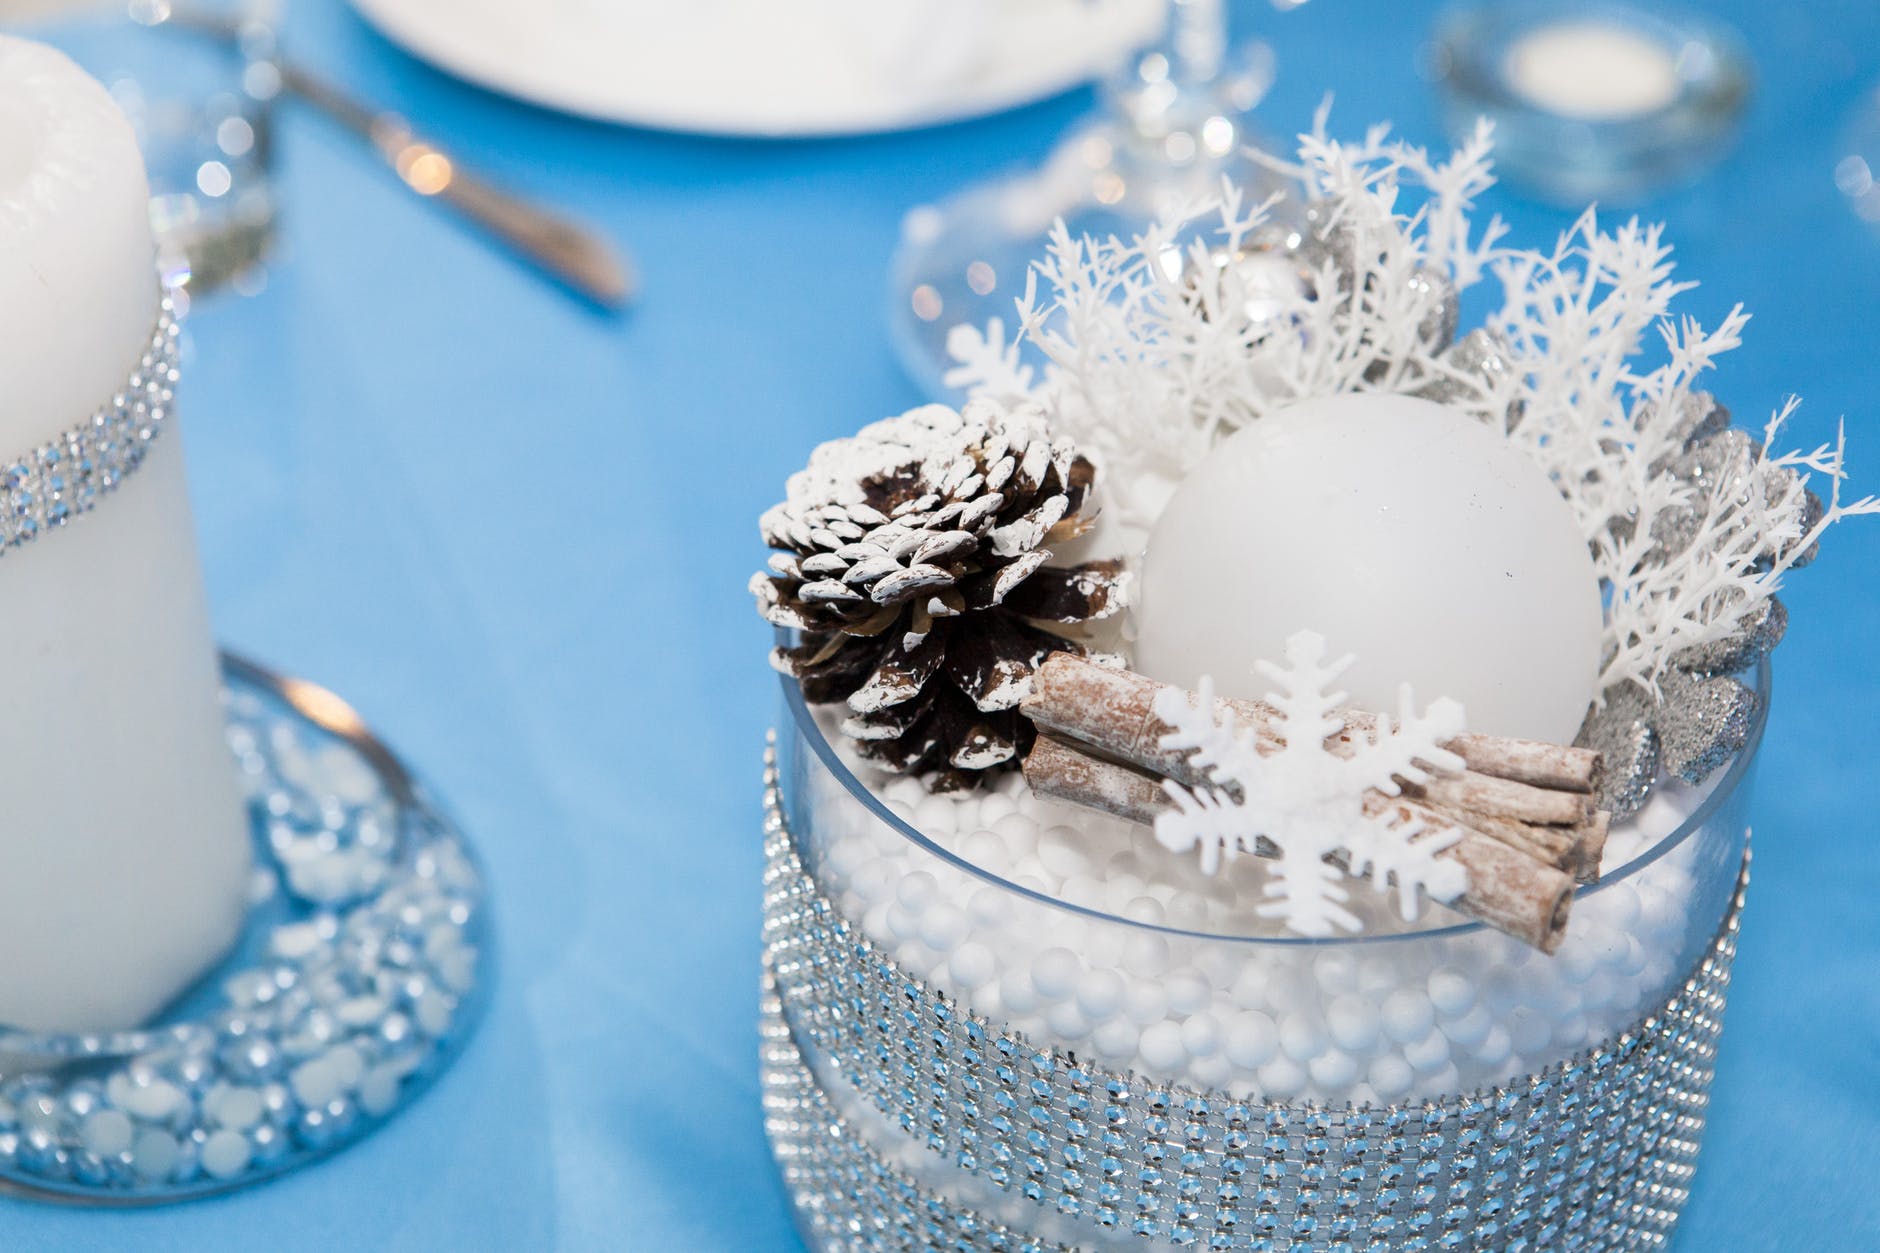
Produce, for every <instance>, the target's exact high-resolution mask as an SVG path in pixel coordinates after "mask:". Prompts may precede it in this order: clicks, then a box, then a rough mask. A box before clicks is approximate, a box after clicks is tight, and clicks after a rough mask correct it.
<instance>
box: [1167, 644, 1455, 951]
mask: <svg viewBox="0 0 1880 1253" xmlns="http://www.w3.org/2000/svg"><path fill="white" fill-rule="evenodd" d="M1325 655H1326V643H1325V639H1324V637H1322V636H1320V635H1318V634H1317V633H1316V632H1312V631H1300V632H1298V633H1296V634H1294V635H1293V636H1292V637H1291V638H1289V639H1288V640H1287V641H1286V665H1284V666H1278V665H1274V664H1273V663H1271V662H1268V661H1261V662H1259V663H1258V665H1257V668H1258V670H1259V672H1260V673H1261V674H1263V675H1265V676H1266V677H1267V678H1268V679H1270V680H1272V681H1273V683H1274V684H1275V686H1276V690H1275V691H1274V692H1273V693H1272V694H1271V695H1270V696H1269V697H1268V698H1267V699H1268V702H1269V703H1270V704H1271V705H1272V706H1273V708H1274V709H1275V710H1276V711H1277V714H1278V717H1277V719H1276V731H1277V743H1274V742H1272V741H1270V740H1269V741H1267V742H1264V743H1263V742H1262V738H1261V736H1260V734H1259V733H1258V732H1257V731H1255V730H1253V729H1251V728H1248V729H1243V728H1241V727H1240V726H1239V725H1238V724H1237V723H1236V721H1235V719H1234V717H1233V715H1232V714H1231V713H1223V714H1222V716H1221V717H1219V718H1217V717H1216V712H1215V702H1214V685H1213V682H1212V680H1209V679H1203V680H1202V681H1201V684H1200V692H1199V697H1200V699H1199V700H1198V701H1197V702H1195V703H1194V704H1190V703H1189V701H1188V699H1187V697H1186V695H1185V694H1184V693H1183V692H1181V691H1180V690H1175V689H1171V690H1167V691H1164V692H1162V693H1161V694H1160V695H1159V696H1158V697H1157V698H1156V702H1155V714H1156V717H1158V718H1160V719H1161V720H1162V721H1163V722H1165V723H1167V724H1168V725H1169V726H1170V727H1172V728H1174V729H1173V730H1172V731H1171V732H1170V733H1169V734H1168V735H1166V736H1164V737H1163V738H1162V747H1164V748H1168V749H1177V750H1189V749H1191V750H1193V756H1192V757H1191V759H1190V760H1191V762H1192V764H1193V765H1194V767H1195V768H1196V769H1197V770H1198V771H1199V772H1200V773H1201V775H1202V776H1203V777H1204V778H1206V780H1207V781H1208V783H1207V786H1202V787H1196V788H1188V787H1184V786H1182V785H1181V784H1178V783H1173V782H1170V783H1166V784H1165V785H1164V786H1165V787H1166V788H1167V791H1168V794H1169V797H1170V799H1171V800H1172V801H1173V802H1174V805H1175V807H1174V808H1173V809H1172V810H1169V811H1168V812H1165V813H1163V814H1162V815H1161V816H1160V817H1158V818H1157V819H1156V823H1155V836H1156V839H1157V841H1158V842H1160V843H1161V844H1162V845H1163V847H1165V848H1167V849H1169V850H1170V851H1172V852H1186V851H1187V850H1189V849H1199V851H1200V857H1201V868H1202V869H1203V870H1204V871H1205V872H1207V873H1208V874H1214V873H1215V872H1216V871H1218V870H1219V869H1220V868H1221V866H1222V865H1223V864H1225V863H1226V862H1229V861H1231V860H1232V859H1234V858H1235V857H1238V856H1240V855H1241V854H1243V853H1259V854H1261V855H1264V856H1269V857H1271V856H1273V855H1274V853H1277V860H1276V861H1275V862H1274V863H1273V875H1272V879H1271V881H1270V882H1269V883H1268V884H1267V886H1266V895H1267V896H1269V897H1271V898H1272V900H1271V901H1270V902H1269V903H1268V904H1266V905H1263V906H1261V908H1260V913H1261V915H1262V916H1264V917H1268V918H1278V919H1281V920H1283V921H1284V922H1285V924H1286V925H1287V926H1288V927H1290V928H1291V929H1292V930H1294V931H1297V932H1299V933H1300V934H1302V935H1309V936H1324V935H1330V934H1332V933H1333V932H1334V931H1335V930H1345V931H1356V930H1358V929H1359V928H1360V927H1361V925H1362V923H1361V921H1360V920H1359V918H1358V917H1357V915H1355V914H1353V913H1352V912H1351V910H1350V909H1348V908H1347V907H1346V902H1347V901H1348V900H1349V899H1350V893H1349V891H1348V890H1347V888H1346V887H1345V885H1344V880H1345V878H1347V877H1353V878H1363V877H1368V878H1369V879H1370V880H1371V882H1372V885H1373V886H1374V888H1375V889H1376V890H1377V891H1379V892H1383V891H1387V890H1389V888H1390V887H1391V886H1393V885H1394V886H1395V887H1396V889H1397V893H1398V908H1399V912H1400V913H1401V914H1402V916H1403V918H1404V919H1405V921H1414V920H1415V919H1416V917H1417V911H1418V905H1419V893H1426V894H1428V895H1429V896H1430V898H1431V899H1433V900H1438V901H1451V900H1454V899H1455V898H1456V897H1458V896H1460V895H1461V894H1462V892H1463V890H1464V889H1465V888H1466V887H1467V886H1468V884H1467V878H1466V875H1465V873H1464V871H1463V868H1462V866H1461V865H1459V864H1458V863H1457V862H1456V861H1454V860H1453V859H1450V858H1445V857H1440V856H1439V855H1438V854H1440V853H1442V852H1443V851H1444V850H1445V849H1447V848H1449V847H1450V845H1452V844H1454V843H1455V842H1456V841H1457V840H1458V839H1459V838H1461V837H1460V832H1458V831H1457V830H1455V829H1454V828H1441V829H1431V828H1429V827H1427V826H1425V825H1424V824H1423V823H1422V822H1420V821H1417V820H1415V819H1400V818H1399V817H1398V816H1397V814H1396V813H1395V812H1394V809H1395V807H1394V806H1389V805H1378V804H1376V803H1375V802H1374V801H1372V800H1370V799H1368V798H1369V796H1370V794H1373V793H1375V794H1380V795H1381V796H1383V797H1392V796H1396V795H1398V794H1399V793H1400V792H1401V791H1402V785H1403V784H1404V783H1412V784H1417V783H1426V782H1428V781H1429V779H1430V778H1431V777H1432V775H1434V774H1451V773H1456V772H1459V771H1461V770H1462V768H1463V762H1462V759H1461V758H1460V757H1457V756H1456V755H1455V754H1454V753H1451V752H1449V751H1448V750H1447V749H1445V748H1443V747H1442V745H1443V743H1444V742H1445V741H1447V740H1450V739H1452V738H1454V737H1455V736H1457V735H1459V734H1461V733H1462V731H1463V728H1464V718H1463V710H1462V706H1461V705H1459V704H1458V703H1456V702H1455V701H1453V700H1449V699H1446V698H1445V699H1442V700H1437V701H1435V702H1433V703H1432V704H1431V705H1430V706H1429V708H1428V709H1426V710H1425V711H1424V712H1423V714H1422V715H1421V716H1419V715H1417V714H1416V712H1415V709H1414V705H1413V703H1412V696H1411V691H1410V686H1409V685H1408V684H1405V685H1404V686H1403V687H1402V688H1401V689H1400V690H1399V705H1398V713H1397V717H1396V719H1395V720H1392V719H1389V718H1380V719H1378V722H1377V730H1376V731H1375V732H1374V733H1373V734H1371V735H1370V736H1357V737H1354V739H1353V740H1352V741H1351V742H1350V744H1349V745H1348V746H1347V745H1345V744H1342V743H1341V744H1340V746H1339V750H1338V751H1334V750H1333V749H1332V748H1330V747H1328V743H1327V742H1328V741H1329V740H1330V739H1331V737H1333V736H1336V735H1338V734H1339V733H1340V732H1342V731H1343V730H1344V729H1345V719H1344V718H1343V716H1342V715H1341V714H1340V713H1339V712H1338V709H1339V706H1340V705H1341V704H1342V703H1343V702H1344V700H1345V693H1343V692H1340V691H1334V690H1332V685H1333V684H1334V683H1335V682H1336V681H1337V679H1338V676H1339V675H1341V674H1343V673H1344V672H1345V671H1346V670H1347V669H1348V668H1349V667H1350V666H1351V663H1352V662H1353V660H1354V658H1352V657H1350V656H1345V657H1341V658H1338V659H1337V660H1334V661H1331V662H1327V661H1326V660H1325Z"/></svg>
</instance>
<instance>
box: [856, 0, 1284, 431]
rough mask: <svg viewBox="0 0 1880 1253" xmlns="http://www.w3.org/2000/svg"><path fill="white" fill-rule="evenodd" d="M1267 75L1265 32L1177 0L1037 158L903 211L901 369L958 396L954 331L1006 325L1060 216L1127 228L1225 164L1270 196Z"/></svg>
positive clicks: (895, 310)
mask: <svg viewBox="0 0 1880 1253" xmlns="http://www.w3.org/2000/svg"><path fill="white" fill-rule="evenodd" d="M1303 2H1304V0H1276V5H1275V7H1279V8H1296V7H1298V6H1299V4H1301V3H1303ZM1272 78H1273V55H1272V50H1271V49H1270V48H1268V47H1267V46H1266V45H1265V44H1261V43H1253V44H1249V45H1247V46H1245V47H1241V48H1230V46H1229V43H1228V37H1227V15H1226V11H1225V8H1224V0H1171V3H1170V5H1169V16H1168V22H1167V27H1166V30H1165V31H1164V33H1163V36H1162V38H1161V40H1160V41H1159V42H1157V43H1154V44H1152V45H1151V46H1149V47H1148V48H1147V49H1145V50H1144V51H1142V52H1140V53H1138V54H1137V55H1135V56H1134V57H1133V58H1132V59H1131V60H1130V61H1129V63H1128V64H1127V65H1126V66H1124V67H1123V68H1122V69H1121V70H1119V71H1118V72H1117V73H1116V74H1115V75H1113V76H1112V77H1111V78H1110V79H1109V80H1108V81H1107V82H1106V83H1105V84H1104V86H1103V87H1102V89H1101V97H1102V105H1103V108H1102V112H1101V113H1100V114H1099V115H1098V117H1097V118H1096V119H1095V120H1094V121H1092V122H1090V123H1088V124H1086V125H1085V126H1083V127H1081V128H1080V129H1079V130H1077V131H1075V132H1073V133H1072V134H1071V135H1070V136H1069V137H1068V138H1067V139H1065V140H1064V141H1063V142H1062V143H1060V144H1059V145H1058V147H1057V149H1056V151H1054V152H1053V153H1052V154H1051V155H1050V156H1049V157H1048V158H1046V160H1045V162H1044V164H1043V165H1042V166H1040V167H1038V168H1036V169H1032V170H1025V171H1022V172H1020V173H1017V174H1012V175H1007V176H1004V177H1000V178H995V179H992V180H989V181H987V182H984V183H979V184H976V185H974V186H971V187H968V188H966V189H965V190H963V191H961V192H959V193H958V194H956V195H955V196H953V197H951V198H949V199H947V200H945V201H943V202H941V203H939V204H936V205H920V206H917V207H916V208H914V209H913V210H912V211H910V212H909V213H908V215H907V217H906V219H905V220H904V221H903V223H902V226H901V242H900V246H899V248H898V249H897V250H896V253H895V258H894V263H893V266H892V268H891V270H890V275H891V277H890V283H891V292H890V296H891V300H892V307H891V309H890V322H891V332H892V335H893V339H894V345H895V351H896V353H897V355H898V356H899V357H900V359H901V364H902V365H903V367H904V368H905V369H906V370H907V371H908V373H909V374H910V375H911V376H912V377H913V378H914V380H915V381H916V382H917V383H919V384H920V386H921V387H922V388H923V389H924V390H925V391H926V392H927V393H928V394H930V395H934V396H950V395H954V391H953V389H951V388H949V387H948V386H947V385H946V383H945V379H944V376H945V374H946V372H947V370H948V369H950V368H951V367H952V365H953V361H952V358H951V357H950V356H949V354H948V352H947V338H948V336H949V334H950V333H951V332H952V331H953V329H954V328H955V327H958V326H962V325H967V326H974V327H984V326H985V325H986V324H987V323H988V322H990V321H991V320H993V319H995V318H997V319H1000V320H1001V321H1002V322H1003V324H1004V326H1005V328H1006V331H1007V333H1008V337H1009V333H1010V332H1011V330H1012V329H1013V327H1012V324H1013V301H1014V300H1015V299H1016V298H1017V297H1018V296H1020V295H1021V294H1023V292H1024V290H1025V279H1026V274H1027V272H1028V270H1029V267H1030V264H1031V262H1032V261H1034V260H1036V259H1038V258H1040V257H1042V256H1043V255H1044V251H1045V243H1046V239H1047V236H1048V234H1049V232H1050V231H1051V229H1052V226H1053V223H1054V222H1055V221H1056V220H1057V219H1059V218H1062V219H1063V220H1064V222H1065V225H1066V226H1067V227H1068V228H1069V229H1070V231H1071V233H1072V234H1073V235H1083V234H1090V235H1095V236H1098V237H1102V236H1108V235H1119V236H1123V237H1128V236H1130V235H1133V234H1136V233H1138V232H1140V231H1141V230H1142V229H1143V228H1144V227H1145V226H1147V225H1149V224H1150V223H1151V222H1153V221H1154V220H1155V219H1157V218H1158V217H1162V216H1165V215H1167V214H1168V213H1170V212H1171V211H1173V210H1176V209H1178V208H1179V207H1181V206H1183V205H1192V204H1193V203H1194V202H1195V201H1196V200H1197V199H1199V198H1202V197H1205V196H1208V195H1211V194H1213V193H1214V192H1215V191H1216V190H1217V189H1218V188H1219V186H1220V180H1221V178H1222V177H1223V176H1229V177H1232V178H1233V179H1234V180H1235V181H1236V182H1238V183H1239V184H1241V185H1242V186H1243V187H1246V188H1247V189H1248V191H1249V193H1250V194H1251V195H1253V196H1256V197H1257V196H1260V195H1263V194H1265V189H1269V188H1271V187H1273V186H1275V185H1276V183H1275V180H1274V179H1273V176H1272V175H1271V174H1269V173H1268V172H1267V171H1266V170H1265V169H1264V168H1263V167H1260V166H1259V165H1257V164H1255V163H1254V162H1253V161H1251V160H1250V159H1249V158H1248V156H1247V154H1246V153H1247V149H1248V148H1249V147H1250V146H1253V145H1255V143H1256V142H1257V141H1256V139H1255V137H1254V134H1253V129H1252V125H1251V114H1252V112H1253V109H1254V106H1255V105H1257V104H1258V103H1259V102H1260V100H1261V98H1262V97H1264V96H1265V94H1266V91H1267V88H1268V87H1269V86H1270V85H1271V83H1272ZM1026 351H1027V352H1029V351H1031V350H1030V349H1026ZM1033 364H1035V361H1034V362H1033Z"/></svg>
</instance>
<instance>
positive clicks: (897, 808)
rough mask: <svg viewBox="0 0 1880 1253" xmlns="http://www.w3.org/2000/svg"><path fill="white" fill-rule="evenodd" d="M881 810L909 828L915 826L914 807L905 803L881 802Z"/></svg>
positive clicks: (895, 801)
mask: <svg viewBox="0 0 1880 1253" xmlns="http://www.w3.org/2000/svg"><path fill="white" fill-rule="evenodd" d="M882 808H884V809H886V810H887V811H888V812H889V813H891V814H893V815H894V816H895V817H896V818H899V819H900V820H901V821H902V822H905V823H906V824H907V825H908V826H910V827H911V826H914V825H915V823H914V807H913V806H912V805H910V804H908V803H907V802H906V801H897V800H886V801H883V802H882ZM871 838H872V837H871Z"/></svg>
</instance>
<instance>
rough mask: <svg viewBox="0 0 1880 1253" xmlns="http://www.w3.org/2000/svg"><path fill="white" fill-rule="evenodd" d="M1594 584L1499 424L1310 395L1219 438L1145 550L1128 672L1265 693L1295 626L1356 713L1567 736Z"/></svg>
mask: <svg viewBox="0 0 1880 1253" xmlns="http://www.w3.org/2000/svg"><path fill="white" fill-rule="evenodd" d="M1601 625H1602V609H1601V603H1600V588H1599V580H1598V576H1597V575H1596V574H1595V572H1594V569H1593V561H1592V557H1591V555H1590V553H1589V552H1588V549H1587V546H1586V541H1585V539H1584V538H1583V537H1582V536H1581V534H1580V530H1579V526H1578V524H1577V522H1576V521H1575V519H1574V516H1573V513H1572V510H1571V508H1570V507H1569V506H1568V505H1567V503H1566V501H1565V500H1564V499H1563V498H1562V497H1561V495H1560V492H1559V491H1558V490H1557V489H1556V488H1555V487H1554V485H1553V483H1552V482H1551V481H1550V480H1549V479H1548V478H1547V475H1546V474H1545V473H1544V472H1543V471H1542V470H1541V469H1540V468H1539V467H1538V466H1537V465H1535V464H1534V463H1533V462H1532V461H1530V460H1529V459H1528V458H1527V457H1525V456H1524V455H1523V454H1522V453H1521V452H1520V451H1519V450H1518V449H1516V448H1515V447H1514V446H1513V445H1512V444H1511V443H1509V442H1508V440H1506V439H1505V438H1503V437H1502V436H1501V435H1499V434H1497V433H1496V432H1495V431H1493V430H1491V429H1489V428H1488V427H1486V426H1483V425H1482V424H1481V423H1480V422H1478V421H1476V420H1475V419H1474V418H1471V417H1470V416H1468V415H1467V414H1464V413H1461V412H1459V411H1457V410H1453V409H1449V408H1445V407H1444V406H1442V405H1439V404H1435V403H1433V402H1431V401H1427V400H1419V399H1416V398H1414V397H1409V396H1393V395H1382V394H1363V395H1342V396H1331V397H1325V398H1322V399H1318V400H1310V401H1305V402H1302V403H1300V404H1297V405H1293V406H1291V407H1290V408H1287V409H1284V410H1281V411H1280V412H1278V413H1275V414H1272V415H1270V416H1268V417H1265V418H1262V419H1260V420H1259V421H1257V422H1253V423H1250V424H1249V425H1248V426H1247V427H1245V428H1244V429H1242V430H1240V431H1238V432H1236V433H1235V434H1234V435H1232V436H1230V437H1229V438H1227V439H1226V440H1223V441H1222V442H1221V443H1220V444H1219V445H1218V446H1217V447H1216V448H1215V449H1214V451H1213V452H1212V453H1211V454H1210V455H1209V457H1208V459H1207V460H1206V461H1204V462H1203V463H1202V464H1201V465H1200V467H1199V468H1197V469H1196V470H1195V471H1194V472H1193V473H1191V474H1190V475H1189V476H1188V478H1187V479H1186V480H1184V481H1183V482H1182V484H1181V485H1180V486H1179V487H1178V488H1177V489H1176V491H1175V493H1174V495H1173V496H1172V497H1171V498H1170V499H1169V503H1168V506H1167V508H1166V509H1164V510H1163V512H1162V515H1161V517H1160V519H1159V520H1158V521H1157V522H1156V524H1155V528H1154V530H1153V531H1152V532H1151V534H1150V537H1149V543H1148V550H1147V552H1146V554H1145V555H1144V557H1143V563H1142V580H1141V588H1140V593H1139V595H1138V598H1137V604H1136V608H1135V619H1134V629H1135V635H1136V640H1135V659H1134V660H1135V666H1136V668H1137V669H1138V670H1140V671H1142V672H1143V673H1145V674H1147V675H1149V676H1150V677H1152V678H1156V679H1161V680H1163V681H1166V682H1170V683H1178V684H1180V685H1182V686H1184V687H1193V686H1194V685H1195V682H1196V680H1197V679H1199V678H1200V677H1201V676H1202V675H1210V676H1212V677H1213V679H1214V683H1215V687H1216V690H1217V691H1219V692H1221V693H1222V694H1223V695H1228V696H1242V697H1249V698H1254V699H1257V698H1260V697H1263V696H1264V695H1266V680H1265V679H1263V678H1262V677H1261V676H1259V675H1258V674H1257V673H1256V672H1255V670H1254V662H1255V661H1258V660H1261V659H1265V660H1269V661H1279V660H1280V659H1281V658H1283V656H1284V647H1285V642H1286V640H1287V638H1288V637H1289V636H1291V635H1292V634H1293V633H1295V632H1297V631H1300V630H1312V631H1316V632H1318V633H1319V634H1320V635H1323V636H1324V637H1325V638H1326V640H1327V641H1328V642H1329V644H1330V645H1331V648H1332V651H1333V654H1334V655H1343V654H1345V653H1353V654H1355V655H1356V656H1357V663H1356V664H1355V665H1354V666H1352V668H1351V669H1350V670H1348V671H1347V672H1346V673H1345V674H1344V675H1343V676H1342V678H1341V685H1342V686H1344V688H1345V689H1346V691H1347V692H1348V693H1349V695H1350V700H1351V702H1352V703H1353V704H1354V705H1356V706H1358V707H1360V708H1367V709H1374V710H1389V711H1395V709H1396V708H1397V698H1398V688H1399V686H1400V685H1401V684H1404V683H1409V684H1411V685H1412V686H1413V687H1414V688H1415V691H1416V696H1417V700H1418V702H1419V704H1426V703H1428V702H1429V701H1432V700H1435V699H1436V698H1438V697H1443V696H1447V697H1450V698H1452V699H1454V700H1457V701H1460V702H1462V705H1463V707H1464V708H1465V710H1466V711H1467V713H1468V719H1469V729H1470V730H1471V731H1477V732H1482V733H1485V734H1491V735H1505V736H1516V737H1522V738H1528V739H1540V740H1548V741H1551V742H1554V743H1566V742H1568V741H1571V740H1572V738H1573V736H1574V734H1575V733H1576V732H1577V731H1578V730H1579V726H1580V722H1581V720H1582V719H1583V718H1584V716H1585V714H1586V709H1587V706H1588V704H1589V703H1590V702H1591V701H1592V699H1593V696H1594V688H1595V682H1596V680H1597V677H1598V673H1599V664H1600V648H1601V642H1600V633H1601Z"/></svg>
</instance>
